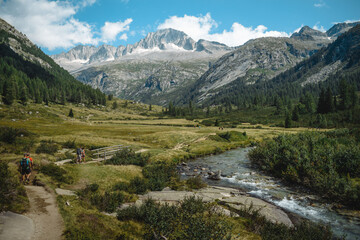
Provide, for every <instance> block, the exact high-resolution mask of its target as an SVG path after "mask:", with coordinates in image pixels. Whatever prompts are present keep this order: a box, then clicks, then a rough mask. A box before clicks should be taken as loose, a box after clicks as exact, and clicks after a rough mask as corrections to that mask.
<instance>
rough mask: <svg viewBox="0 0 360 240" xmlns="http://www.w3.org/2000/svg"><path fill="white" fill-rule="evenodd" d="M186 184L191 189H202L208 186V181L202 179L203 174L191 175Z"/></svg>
mask: <svg viewBox="0 0 360 240" xmlns="http://www.w3.org/2000/svg"><path fill="white" fill-rule="evenodd" d="M186 186H187V187H188V188H190V189H201V188H204V187H206V183H204V181H203V180H202V178H201V176H200V175H198V176H196V177H191V178H188V179H187V180H186Z"/></svg>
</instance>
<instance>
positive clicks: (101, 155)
mask: <svg viewBox="0 0 360 240" xmlns="http://www.w3.org/2000/svg"><path fill="white" fill-rule="evenodd" d="M128 147H129V146H124V145H115V146H110V147H103V148H97V149H93V150H92V151H93V155H94V156H96V158H95V157H94V158H93V160H92V161H87V162H85V163H91V162H101V161H104V160H106V159H110V158H111V157H112V156H113V155H115V154H116V153H117V152H119V151H121V150H123V149H125V148H128ZM72 161H73V159H65V160H62V161H58V162H55V165H63V164H65V163H69V162H72Z"/></svg>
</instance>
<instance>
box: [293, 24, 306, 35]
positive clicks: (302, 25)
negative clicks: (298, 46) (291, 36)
mask: <svg viewBox="0 0 360 240" xmlns="http://www.w3.org/2000/svg"><path fill="white" fill-rule="evenodd" d="M303 27H304V24H301V26H300V27H299V28H297V29H295V31H294V32H293V33H298V32H300V30H301V29H302V28H303Z"/></svg>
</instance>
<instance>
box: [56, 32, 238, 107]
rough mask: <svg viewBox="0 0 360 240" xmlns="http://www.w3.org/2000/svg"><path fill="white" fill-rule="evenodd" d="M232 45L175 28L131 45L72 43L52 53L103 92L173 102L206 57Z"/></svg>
mask: <svg viewBox="0 0 360 240" xmlns="http://www.w3.org/2000/svg"><path fill="white" fill-rule="evenodd" d="M232 49H233V48H230V47H227V46H226V45H224V44H221V43H217V42H210V41H206V40H199V41H198V42H195V41H194V40H193V39H192V38H190V37H189V36H187V35H186V34H185V33H183V32H181V31H177V30H174V29H163V30H159V31H157V32H153V33H149V34H148V35H147V36H146V37H145V38H144V39H142V40H140V41H139V42H137V43H135V44H133V45H127V46H126V47H125V46H119V47H117V48H115V47H112V46H106V45H103V46H100V47H98V48H94V47H90V46H78V47H76V48H74V49H72V50H70V51H69V52H67V53H62V54H59V55H54V56H52V57H53V59H55V61H57V62H58V63H59V64H61V65H62V66H63V67H65V68H67V69H69V70H71V71H72V74H73V75H74V76H75V77H76V78H77V79H78V80H79V81H81V82H84V83H86V84H89V85H91V86H92V87H93V88H99V89H100V90H102V91H103V92H105V93H108V94H110V93H111V94H114V95H115V96H119V97H122V98H126V99H133V100H139V101H142V102H146V103H153V104H161V105H165V104H167V103H169V101H178V100H179V99H180V98H181V95H179V93H180V92H182V91H183V89H187V86H189V85H191V84H193V83H194V82H195V81H196V80H197V79H198V78H199V77H200V76H201V74H203V73H204V72H205V71H206V70H207V69H208V67H209V65H210V63H211V62H214V61H215V60H217V59H218V58H219V57H220V56H222V55H223V54H225V53H227V52H229V51H231V50H232Z"/></svg>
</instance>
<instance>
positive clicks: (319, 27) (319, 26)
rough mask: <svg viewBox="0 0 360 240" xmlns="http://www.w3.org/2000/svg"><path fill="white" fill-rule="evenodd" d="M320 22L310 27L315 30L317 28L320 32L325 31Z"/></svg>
mask: <svg viewBox="0 0 360 240" xmlns="http://www.w3.org/2000/svg"><path fill="white" fill-rule="evenodd" d="M319 24H320V22H317V23H316V24H315V25H314V26H313V27H312V28H313V29H315V30H318V31H320V32H326V29H325V28H324V26H322V25H319Z"/></svg>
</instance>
